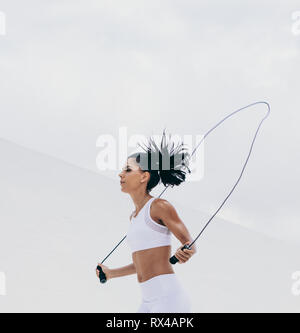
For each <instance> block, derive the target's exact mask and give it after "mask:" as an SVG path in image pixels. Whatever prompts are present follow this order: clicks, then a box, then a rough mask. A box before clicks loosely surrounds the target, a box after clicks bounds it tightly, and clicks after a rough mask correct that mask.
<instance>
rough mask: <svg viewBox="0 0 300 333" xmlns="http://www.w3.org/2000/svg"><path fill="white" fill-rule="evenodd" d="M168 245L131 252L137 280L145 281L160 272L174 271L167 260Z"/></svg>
mask: <svg viewBox="0 0 300 333" xmlns="http://www.w3.org/2000/svg"><path fill="white" fill-rule="evenodd" d="M170 255H171V248H170V246H167V247H164V248H154V249H149V250H142V251H137V252H134V253H133V254H132V260H133V263H134V265H135V268H136V273H137V278H138V282H145V281H146V280H149V279H151V278H153V277H154V276H156V275H160V274H169V273H174V271H173V267H172V265H171V264H170V262H169V258H170Z"/></svg>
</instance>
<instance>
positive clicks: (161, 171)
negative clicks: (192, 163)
mask: <svg viewBox="0 0 300 333" xmlns="http://www.w3.org/2000/svg"><path fill="white" fill-rule="evenodd" d="M170 137H171V135H169V142H167V139H166V133H165V130H164V131H163V135H162V139H161V144H160V148H159V147H158V146H157V145H156V143H155V142H154V140H153V139H152V138H151V137H150V138H149V139H148V143H147V145H145V147H142V146H141V145H140V144H138V145H139V146H140V147H141V148H142V149H143V150H144V151H145V152H138V153H134V154H132V155H130V156H129V157H128V158H135V161H136V163H137V164H139V166H140V168H141V170H142V171H143V172H149V173H150V180H149V182H148V184H147V188H146V191H147V192H148V193H149V192H150V191H151V190H152V189H153V188H154V187H155V186H156V185H157V184H158V183H159V182H160V181H161V182H162V183H163V184H164V186H165V187H166V186H168V185H169V186H171V187H173V186H174V185H176V186H178V185H180V184H181V183H182V182H184V181H185V177H186V171H185V170H184V169H187V172H188V173H191V171H190V169H189V167H188V158H189V157H190V154H189V153H188V152H187V148H185V147H184V144H183V143H180V144H178V145H177V147H175V148H174V146H175V144H174V142H171V140H170ZM169 145H170V146H169Z"/></svg>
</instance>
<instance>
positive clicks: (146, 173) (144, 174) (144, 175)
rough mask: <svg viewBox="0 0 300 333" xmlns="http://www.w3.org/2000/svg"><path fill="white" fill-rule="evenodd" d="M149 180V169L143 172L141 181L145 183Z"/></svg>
mask: <svg viewBox="0 0 300 333" xmlns="http://www.w3.org/2000/svg"><path fill="white" fill-rule="evenodd" d="M149 180H150V172H148V171H145V172H143V174H142V177H141V183H144V182H146V183H148V181H149Z"/></svg>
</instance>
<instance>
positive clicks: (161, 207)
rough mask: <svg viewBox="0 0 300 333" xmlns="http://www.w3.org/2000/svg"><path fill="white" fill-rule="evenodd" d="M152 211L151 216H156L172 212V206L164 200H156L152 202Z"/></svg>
mask: <svg viewBox="0 0 300 333" xmlns="http://www.w3.org/2000/svg"><path fill="white" fill-rule="evenodd" d="M151 206H152V207H151V208H152V211H153V214H154V215H156V216H158V215H159V214H160V213H161V212H163V211H164V212H165V211H172V210H174V209H175V208H174V206H173V205H172V204H171V203H170V202H169V201H168V200H166V199H161V198H156V199H155V200H153V202H152V205H151Z"/></svg>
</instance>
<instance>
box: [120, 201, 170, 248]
mask: <svg viewBox="0 0 300 333" xmlns="http://www.w3.org/2000/svg"><path fill="white" fill-rule="evenodd" d="M155 199H156V198H151V199H150V200H148V201H147V202H146V204H145V205H144V207H143V208H142V209H141V210H140V212H139V213H138V215H137V216H136V217H134V216H132V218H131V222H130V226H129V230H128V232H127V236H126V239H127V243H128V245H129V247H130V248H131V250H132V252H135V251H140V250H146V249H151V248H153V247H159V246H167V245H171V232H170V230H169V229H168V228H167V227H166V226H163V225H160V224H158V223H157V222H155V221H154V220H152V218H151V215H150V207H151V203H152V202H153V201H154V200H155Z"/></svg>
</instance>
